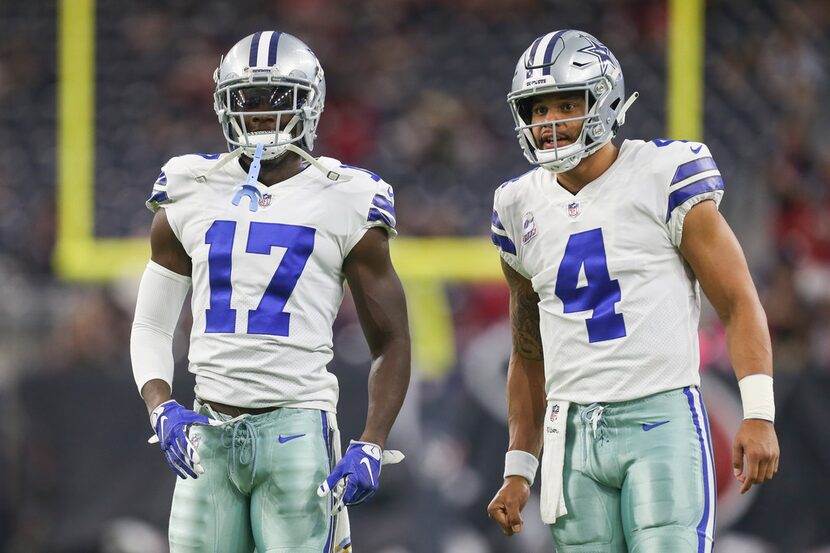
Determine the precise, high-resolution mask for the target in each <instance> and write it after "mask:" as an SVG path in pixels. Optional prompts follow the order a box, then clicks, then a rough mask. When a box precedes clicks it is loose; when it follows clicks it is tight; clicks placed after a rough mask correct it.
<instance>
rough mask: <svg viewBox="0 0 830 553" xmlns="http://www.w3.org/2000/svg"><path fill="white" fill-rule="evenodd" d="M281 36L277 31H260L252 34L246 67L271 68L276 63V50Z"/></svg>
mask: <svg viewBox="0 0 830 553" xmlns="http://www.w3.org/2000/svg"><path fill="white" fill-rule="evenodd" d="M281 34H282V33H281V32H279V31H260V32H258V33H254V35H253V37H252V39H251V49H250V53H249V55H248V65H249V66H250V67H260V66H265V67H271V66H272V65H274V64H275V63H277V48H278V46H279V41H280V35H281Z"/></svg>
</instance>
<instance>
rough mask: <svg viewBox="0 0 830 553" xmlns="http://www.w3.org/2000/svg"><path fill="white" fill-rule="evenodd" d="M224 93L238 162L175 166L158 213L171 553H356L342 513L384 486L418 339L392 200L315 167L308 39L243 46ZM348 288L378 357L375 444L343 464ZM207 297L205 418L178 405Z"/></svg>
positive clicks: (226, 72) (134, 346) (157, 363)
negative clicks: (341, 406)
mask: <svg viewBox="0 0 830 553" xmlns="http://www.w3.org/2000/svg"><path fill="white" fill-rule="evenodd" d="M214 79H215V81H216V91H215V95H214V107H215V111H216V115H217V116H218V117H219V122H220V124H221V126H222V131H223V133H224V136H225V140H226V141H227V143H228V145H229V150H230V152H229V153H226V154H223V155H219V154H216V155H203V154H192V155H184V156H180V157H174V158H173V159H171V160H170V161H168V162H167V163H166V164H165V165H164V167H163V168H162V172H161V175H159V177H158V180H157V181H156V183H155V186H154V188H153V193H152V196H151V197H150V199H149V200H148V201H147V207H148V208H150V210H151V211H153V212H154V213H155V216H154V219H153V224H152V227H151V231H150V244H151V251H152V253H151V259H150V262H149V263H148V265H147V268H146V270H145V272H144V275H143V277H142V279H141V284H140V287H139V291H138V300H137V305H136V313H135V321H134V323H133V331H132V338H131V354H132V364H133V373H134V376H135V380H136V384H137V386H138V389H139V391H140V393H141V396H142V398H143V399H144V401H145V402H146V404H147V409H148V411H149V413H150V421H151V425H152V428H153V431H154V436H153V441H158V442H159V443H160V445H161V449H162V451H163V453H164V455H165V457H166V460H167V462H168V464H169V465H170V468H171V469H172V471H173V472H174V473H175V474H177V475H178V476H179V477H180V479H179V480H178V481H177V483H176V488H175V492H174V495H173V504H172V507H171V514H170V526H169V539H170V548H171V551H172V552H174V553H176V552H184V551H187V552H211V553H234V552H238V553H250V552H251V551H253V550H254V548H256V550H257V551H262V552H265V551H325V552H329V551H349V550H350V547H351V545H350V537H349V529H348V519H347V517H346V511H345V509H343V505H346V506H349V505H356V504H359V503H361V502H363V501H365V500H366V499H368V498H369V497H370V496H371V495H372V494H373V493H374V492H375V490H376V489H377V486H378V478H379V476H380V472H381V465H382V464H383V463H384V462H397V461H399V460H400V459H401V458H402V456H401V455H400V454H399V453H398V452H391V451H384V449H385V447H386V439H387V435H388V433H389V431H390V428H391V427H392V424H393V422H394V420H395V418H396V416H397V414H398V411H399V409H400V407H401V404H402V402H403V400H404V396H405V394H406V389H407V385H408V382H409V374H410V341H409V330H408V323H407V312H406V303H405V298H404V293H403V289H402V287H401V283H400V281H399V279H398V277H397V275H396V273H395V270H394V268H393V266H392V263H391V261H390V257H389V244H388V242H389V239H390V238H392V237H394V236H395V234H396V231H395V208H394V195H393V191H392V187H391V186H389V185H388V184H387V183H385V182H384V181H383V180H382V179H381V178H380V177H379V176H377V175H375V174H373V173H371V172H370V171H366V170H364V169H360V168H356V167H351V166H348V165H345V164H342V163H341V162H340V161H338V160H335V159H331V158H326V157H320V158H315V157H312V156H311V154H310V153H309V152H310V151H311V150H312V148H313V147H314V139H315V133H316V129H317V124H318V122H319V120H320V115H321V113H322V111H323V106H324V102H325V94H326V87H325V78H324V76H323V69H322V68H321V66H320V63H319V61H318V59H317V57H316V56H315V55H314V53H313V52H312V51H311V50H310V49H309V48H308V46H306V45H305V44H304V43H303V42H302V41H300V40H299V39H297V38H296V37H294V36H291V35H289V34H287V33H280V32H276V31H265V32H258V33H255V34H252V35H250V36H247V37H245V38H244V39H242V40H241V41H239V42H238V43H237V44H236V45H234V46H233V48H231V49H230V51H229V52H228V53H227V55H225V56H224V57H223V58H222V59H221V61H220V64H219V67H218V68H217V70H216V72H215V74H214ZM344 282H348V284H349V288H350V289H351V293H352V296H353V298H354V301H355V305H356V308H357V313H358V316H359V319H360V323H361V326H362V328H363V331H364V334H365V336H366V340H367V342H368V344H369V348H370V350H371V354H372V358H373V363H372V367H371V371H370V374H369V405H368V414H367V419H366V426H365V429H364V431H363V434H362V435H361V436H360V437H359V438H358V439H357V440H356V441H352V442H351V444H350V446H349V447H348V449H347V450H346V452H345V454H344V455H343V456H342V458H341V456H340V443H339V434H338V430H337V424H336V420H335V412H336V405H337V400H338V386H337V379H336V377H335V376H334V375H332V374H331V373H329V372H328V371H327V369H326V365H327V364H328V363H329V361H331V359H332V322H333V321H334V318H335V315H336V314H337V311H338V308H339V306H340V303H341V300H342V299H343V293H344ZM191 289H192V298H191V310H192V313H193V329H192V332H191V340H190V352H189V362H190V363H189V370H190V371H191V372H192V373H194V374H195V379H196V388H195V392H196V398H197V399H196V401H195V405H194V407H193V409H192V410H191V409H188V408H186V407H184V406H182V405H180V404H179V403H177V402H176V401H175V400H174V399H173V396H172V395H171V394H172V381H173V356H172V350H171V346H172V336H173V332H174V329H175V327H176V321H177V319H178V317H179V313H180V311H181V308H182V305H183V302H184V300H185V296H186V295H187V294H188V292H189V291H190V290H191Z"/></svg>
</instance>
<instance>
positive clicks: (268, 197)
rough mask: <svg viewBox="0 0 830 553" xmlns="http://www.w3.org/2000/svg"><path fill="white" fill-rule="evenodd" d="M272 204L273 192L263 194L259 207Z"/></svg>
mask: <svg viewBox="0 0 830 553" xmlns="http://www.w3.org/2000/svg"><path fill="white" fill-rule="evenodd" d="M269 205H271V194H263V195H262V197H261V198H260V199H259V207H268V206H269Z"/></svg>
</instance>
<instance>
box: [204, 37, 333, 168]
mask: <svg viewBox="0 0 830 553" xmlns="http://www.w3.org/2000/svg"><path fill="white" fill-rule="evenodd" d="M213 80H214V81H215V82H216V92H215V93H214V110H215V111H216V115H217V116H218V117H219V123H220V124H221V125H222V132H223V133H224V134H225V140H227V142H228V148H229V149H230V150H235V149H237V148H242V153H243V154H244V155H246V156H248V157H253V156H254V152H255V151H256V147H257V145H258V144H262V145H263V146H264V149H263V153H262V159H275V158H277V157H279V156H281V155H283V154H284V153H285V152H286V151H287V149H286V146H288V145H292V146H294V145H295V144H297V143H299V145H300V147H302V148H305V149H306V150H308V151H311V150H312V149H313V148H314V139H315V137H316V131H317V124H318V123H319V121H320V114H321V113H322V112H323V104H324V103H325V99H326V80H325V77H324V76H323V68H322V67H321V66H320V62H319V60H318V59H317V56H315V55H314V52H312V51H311V49H310V48H309V47H308V46H306V44H305V43H304V42H303V41H301V40H300V39H298V38H296V37H294V36H292V35H289V34H288V33H281V32H278V31H263V32H258V33H254V34H252V35H250V36H247V37H245V38H243V39H242V40H240V41H239V42H237V43H236V44H235V45H234V46H233V48H231V49H230V50H229V51H228V53H227V54H226V55H225V56H224V57H222V59H221V60H220V62H219V67H218V68H217V69H216V71H215V72H214V74H213ZM263 108H265V109H263ZM257 118H259V119H260V120H262V119H267V120H271V121H275V123H276V126H275V128H274V129H270V128H269V129H266V130H261V129H258V128H257V125H249V124H248V123H246V119H247V120H248V122H252V121H255V120H256V119H257ZM266 126H268V127H270V123H269V124H268V125H266ZM249 127H251V128H249ZM294 147H296V146H294ZM288 149H293V148H288Z"/></svg>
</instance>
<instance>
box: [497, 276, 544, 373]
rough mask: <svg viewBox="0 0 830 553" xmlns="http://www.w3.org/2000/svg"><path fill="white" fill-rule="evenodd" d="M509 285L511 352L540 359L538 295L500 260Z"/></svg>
mask: <svg viewBox="0 0 830 553" xmlns="http://www.w3.org/2000/svg"><path fill="white" fill-rule="evenodd" d="M502 269H503V271H504V275H505V277H506V278H507V284H508V285H509V286H510V324H511V326H512V330H513V353H515V354H516V355H519V356H521V357H523V358H525V359H528V360H531V361H542V335H541V332H540V331H539V296H538V294H536V292H534V291H533V287H532V285H531V284H530V281H529V280H527V279H526V278H524V277H523V276H522V275H520V274H519V273H517V272H516V271H514V270H513V269H512V268H510V267H509V266H508V265H506V264H505V263H504V262H503V261H502Z"/></svg>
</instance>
